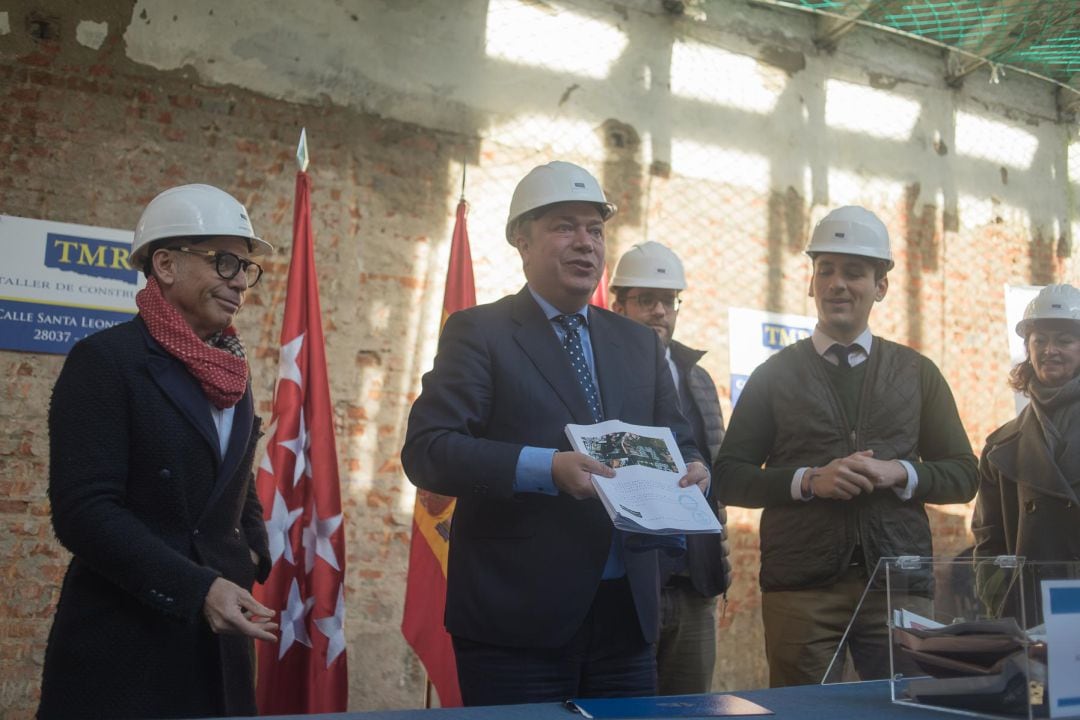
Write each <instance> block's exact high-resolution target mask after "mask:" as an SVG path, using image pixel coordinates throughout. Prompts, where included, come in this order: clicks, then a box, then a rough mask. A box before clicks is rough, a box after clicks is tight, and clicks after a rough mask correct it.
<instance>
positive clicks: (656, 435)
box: [566, 420, 722, 535]
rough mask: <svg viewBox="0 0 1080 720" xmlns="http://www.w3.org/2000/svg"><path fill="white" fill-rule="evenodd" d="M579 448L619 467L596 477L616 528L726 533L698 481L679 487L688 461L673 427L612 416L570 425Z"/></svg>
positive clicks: (661, 532)
mask: <svg viewBox="0 0 1080 720" xmlns="http://www.w3.org/2000/svg"><path fill="white" fill-rule="evenodd" d="M566 436H567V437H568V438H570V445H571V446H572V447H573V448H574V450H576V451H578V452H580V453H584V454H586V455H589V456H590V457H593V458H595V459H597V460H599V461H600V462H602V463H604V464H605V465H607V466H609V467H611V468H614V470H615V477H613V478H605V477H597V476H596V475H593V476H592V482H593V485H594V486H595V487H596V492H597V494H598V495H599V496H600V500H601V502H603V504H604V508H605V509H606V510H607V511H608V515H609V516H610V517H611V520H612V522H613V523H614V524H615V527H617V528H619V529H620V530H626V531H628V532H634V533H644V534H647V535H685V534H695V533H718V532H722V528H721V527H720V522H719V521H718V520H717V519H716V516H715V515H713V513H712V511H711V510H710V509H709V502H708V500H706V499H705V496H704V495H702V493H701V490H700V489H699V488H698V487H697V486H696V485H691V486H690V487H685V488H684V487H679V478H681V477H683V476H684V475H686V463H685V462H683V457H682V453H680V452H679V446H678V445H677V444H676V443H675V437H674V436H673V435H672V434H671V430H670V429H669V428H665V427H647V426H643V425H628V424H627V423H624V422H620V421H619V420H608V421H606V422H602V423H597V424H596V425H567V426H566Z"/></svg>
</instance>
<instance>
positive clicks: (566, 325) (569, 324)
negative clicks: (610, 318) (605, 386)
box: [552, 314, 604, 422]
mask: <svg viewBox="0 0 1080 720" xmlns="http://www.w3.org/2000/svg"><path fill="white" fill-rule="evenodd" d="M552 319H553V320H554V321H555V322H557V323H559V324H560V325H562V328H563V331H564V332H565V334H566V337H565V339H564V340H563V348H565V349H566V354H567V355H569V356H570V367H572V368H573V369H574V377H576V378H577V381H578V382H579V383H581V389H582V390H584V391H585V399H586V400H587V401H588V403H589V412H591V413H592V419H593V422H600V421H601V420H603V419H604V411H603V410H601V409H600V395H599V393H597V392H596V383H594V382H593V378H592V371H590V370H589V363H587V362H586V361H585V351H584V350H583V349H582V347H581V335H579V334H578V333H579V328H581V325H582V323H584V322H585V320H584V318H582V317H581V316H580V315H578V314H574V315H556V316H555V317H554V318H552Z"/></svg>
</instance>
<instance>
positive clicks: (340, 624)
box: [315, 583, 345, 667]
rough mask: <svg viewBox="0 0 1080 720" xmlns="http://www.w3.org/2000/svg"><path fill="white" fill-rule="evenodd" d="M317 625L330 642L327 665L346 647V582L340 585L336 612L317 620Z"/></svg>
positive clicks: (335, 607) (327, 651) (327, 649)
mask: <svg viewBox="0 0 1080 720" xmlns="http://www.w3.org/2000/svg"><path fill="white" fill-rule="evenodd" d="M315 627H317V628H319V632H321V633H322V634H323V635H325V636H326V637H327V639H328V640H329V641H330V644H329V645H327V647H326V667H330V663H332V662H334V660H336V659H337V656H338V655H340V654H341V653H342V651H343V650H344V649H345V583H341V584H340V585H338V595H337V605H336V606H334V614H333V615H330V616H328V617H324V618H317V619H316V620H315Z"/></svg>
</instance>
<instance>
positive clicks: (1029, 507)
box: [1024, 500, 1035, 515]
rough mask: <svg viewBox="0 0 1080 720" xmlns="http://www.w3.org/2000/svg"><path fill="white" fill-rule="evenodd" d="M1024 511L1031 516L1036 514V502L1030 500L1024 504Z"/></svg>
mask: <svg viewBox="0 0 1080 720" xmlns="http://www.w3.org/2000/svg"><path fill="white" fill-rule="evenodd" d="M1024 511H1025V512H1027V513H1028V514H1029V515H1030V514H1031V513H1033V512H1035V501H1034V500H1028V501H1027V502H1026V503H1024Z"/></svg>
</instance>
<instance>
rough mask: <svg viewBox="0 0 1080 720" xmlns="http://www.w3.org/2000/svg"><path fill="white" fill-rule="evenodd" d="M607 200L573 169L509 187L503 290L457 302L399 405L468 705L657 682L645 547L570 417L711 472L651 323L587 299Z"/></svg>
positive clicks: (697, 479)
mask: <svg viewBox="0 0 1080 720" xmlns="http://www.w3.org/2000/svg"><path fill="white" fill-rule="evenodd" d="M614 213H615V206H614V205H612V204H611V203H609V202H607V200H606V198H605V197H604V193H603V191H602V190H601V189H600V185H599V183H597V181H596V179H595V178H594V177H593V176H592V175H590V174H589V173H588V172H586V171H585V170H584V169H583V168H580V167H578V166H577V165H573V164H571V163H566V162H558V161H556V162H552V163H548V164H547V165H542V166H540V167H537V168H534V169H533V170H532V171H531V172H530V173H529V174H528V175H526V176H525V178H524V179H522V181H521V182H520V183H519V184H518V186H517V188H516V190H515V191H514V196H513V199H512V200H511V204H510V213H509V218H508V222H507V226H506V238H507V241H509V242H510V243H511V244H512V245H514V246H515V247H516V248H517V250H518V253H519V254H520V256H521V259H522V267H523V269H524V273H525V278H526V280H527V284H526V286H525V287H524V288H523V289H522V290H521V291H520V292H518V293H517V294H516V295H511V296H507V297H504V298H502V299H501V300H499V301H497V302H494V303H491V304H488V305H480V306H478V307H475V308H471V309H469V310H465V311H462V312H459V313H455V314H454V315H452V316H450V318H449V319H448V320H447V322H446V325H445V327H444V329H443V333H442V336H441V337H440V340H439V350H438V354H437V356H436V358H435V366H434V368H433V369H432V370H431V372H429V373H427V374H426V375H425V376H424V379H423V388H422V392H421V394H420V396H419V397H418V398H417V400H416V402H415V404H414V405H413V408H412V412H411V414H410V416H409V426H408V431H407V434H406V438H405V446H404V448H403V449H402V453H401V457H402V463H403V465H404V468H405V472H406V474H407V475H408V476H409V479H410V480H411V481H412V482H413V483H414V484H415V485H417V486H418V487H421V488H423V489H426V490H430V491H432V492H436V493H440V494H443V495H451V496H454V497H456V498H457V499H458V500H457V507H456V510H455V514H454V521H453V526H452V530H451V538H450V557H449V570H448V578H447V583H448V589H447V598H446V627H447V630H448V631H449V632H450V634H451V636H452V637H453V641H454V650H455V654H456V656H457V665H458V677H459V680H460V683H461V694H462V699H463V700H464V702H465V704H466V705H491V704H505V703H524V702H542V701H552V700H560V701H561V700H565V699H567V698H570V697H605V696H606V697H610V696H630V695H652V694H654V693H655V691H656V665H655V660H654V658H653V651H652V643H653V642H655V640H656V634H657V624H658V614H659V610H658V599H659V565H658V559H657V551H656V550H655V549H652V550H648V549H647V550H641V549H633V548H628V547H627V545H632V546H640V545H641V543H639V542H628V540H639V539H640V537H641V536H628V535H627V534H625V533H616V532H614V531H613V528H612V524H611V520H610V519H609V518H608V516H607V513H606V512H605V511H604V508H603V507H602V505H601V503H600V501H599V500H598V499H596V491H595V488H594V487H593V485H592V482H591V480H590V474H592V473H596V474H599V475H604V476H608V477H610V476H612V475H613V471H612V470H611V469H610V468H608V467H607V466H605V465H603V464H601V463H600V462H598V461H596V460H593V459H592V458H589V457H588V456H586V455H583V454H581V453H576V452H570V451H569V450H568V448H569V445H568V442H567V439H566V436H565V435H564V428H565V426H566V425H567V424H571V423H576V424H592V423H595V422H599V421H601V420H603V419H605V418H606V419H618V420H623V421H625V422H628V423H635V424H640V425H654V426H663V427H669V428H671V429H672V430H673V432H674V435H675V437H676V439H677V440H678V444H679V447H680V450H681V452H682V453H683V457H684V458H685V459H686V460H687V474H686V476H685V477H683V478H682V480H681V481H680V482H681V483H682V484H683V485H690V484H698V485H699V486H700V487H702V489H703V490H705V489H706V488H707V484H708V480H709V476H708V471H707V470H706V468H705V466H704V464H702V462H701V459H702V458H701V456H700V455H699V454H698V452H697V450H696V449H695V448H694V445H693V442H692V440H691V438H690V432H689V428H688V427H687V425H686V422H685V420H684V419H683V417H682V415H681V414H680V413H679V410H678V405H677V400H676V396H675V388H674V385H673V384H672V380H671V373H670V372H669V371H668V369H667V364H666V362H665V360H664V351H663V348H662V347H661V345H660V342H659V340H658V339H657V337H656V335H655V333H653V332H652V331H650V330H649V329H648V328H645V327H642V326H641V325H638V324H637V323H634V322H632V321H630V320H627V319H625V318H622V317H619V316H618V315H616V314H614V313H610V312H607V311H604V310H600V309H598V308H595V307H590V306H589V305H588V301H589V297H590V296H591V295H592V293H593V291H594V289H595V288H596V285H597V283H598V282H599V279H600V276H601V273H602V272H603V268H604V222H605V221H606V220H607V219H609V218H610V217H611V216H612V215H614Z"/></svg>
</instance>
